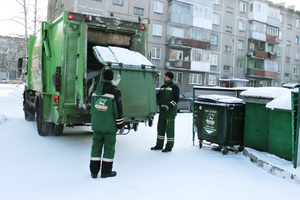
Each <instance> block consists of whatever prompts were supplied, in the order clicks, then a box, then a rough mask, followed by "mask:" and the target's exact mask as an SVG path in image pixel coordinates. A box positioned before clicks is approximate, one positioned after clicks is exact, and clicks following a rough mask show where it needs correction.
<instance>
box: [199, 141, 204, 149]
mask: <svg viewBox="0 0 300 200" xmlns="http://www.w3.org/2000/svg"><path fill="white" fill-rule="evenodd" d="M202 146H203V144H202V141H201V140H199V149H202Z"/></svg>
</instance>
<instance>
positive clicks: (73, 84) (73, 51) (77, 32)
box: [63, 23, 86, 107]
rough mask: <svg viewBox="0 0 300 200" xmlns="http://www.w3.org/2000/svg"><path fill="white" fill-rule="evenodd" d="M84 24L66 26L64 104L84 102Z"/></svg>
mask: <svg viewBox="0 0 300 200" xmlns="http://www.w3.org/2000/svg"><path fill="white" fill-rule="evenodd" d="M81 26H83V25H82V24H81V25H80V24H77V25H76V26H75V25H72V24H71V23H70V24H69V26H68V27H67V28H66V34H65V38H66V39H65V41H66V43H65V52H66V57H65V67H64V74H65V79H64V88H63V89H64V101H63V103H64V106H67V107H69V106H71V107H72V106H76V105H78V102H77V100H79V101H81V102H82V99H83V98H82V94H83V74H84V69H85V66H84V65H85V61H84V59H85V56H84V52H85V49H86V48H85V47H84V45H85V42H84V41H85V39H84V31H82V28H81Z"/></svg>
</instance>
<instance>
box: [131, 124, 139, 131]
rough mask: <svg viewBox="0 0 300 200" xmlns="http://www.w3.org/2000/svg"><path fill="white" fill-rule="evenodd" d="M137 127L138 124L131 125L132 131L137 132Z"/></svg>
mask: <svg viewBox="0 0 300 200" xmlns="http://www.w3.org/2000/svg"><path fill="white" fill-rule="evenodd" d="M138 126H139V123H133V124H132V128H133V130H134V131H137V129H138Z"/></svg>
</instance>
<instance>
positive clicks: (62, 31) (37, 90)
mask: <svg viewBox="0 0 300 200" xmlns="http://www.w3.org/2000/svg"><path fill="white" fill-rule="evenodd" d="M149 22H150V21H149V20H148V19H140V18H139V19H137V22H132V21H124V20H120V19H116V18H105V17H101V16H92V15H87V14H80V13H72V12H67V11H64V12H63V13H62V14H61V16H59V17H58V18H56V19H55V20H53V21H51V22H42V25H41V31H40V33H38V34H37V35H36V36H34V35H31V36H30V38H29V50H28V58H27V60H26V62H25V60H24V59H23V58H20V59H19V63H18V67H22V68H25V70H23V71H24V74H25V75H26V84H25V88H24V93H23V110H24V114H25V119H26V120H27V121H33V120H36V121H37V131H38V133H39V135H41V136H48V135H60V134H62V133H63V130H64V127H65V126H69V127H74V126H90V125H91V124H90V123H91V93H92V91H93V88H95V86H96V84H97V82H99V81H100V79H101V73H102V71H104V69H105V68H107V67H109V68H112V69H113V70H114V71H115V72H116V73H115V74H116V76H118V77H115V78H116V80H118V81H115V82H116V84H119V85H117V86H118V87H119V88H120V90H121V92H122V97H123V99H122V100H123V104H124V106H123V107H124V119H125V123H126V124H127V126H125V127H126V128H127V129H129V130H130V129H131V128H133V129H134V130H136V129H137V125H138V123H139V122H145V123H146V122H147V123H148V124H149V125H150V126H151V125H152V120H153V116H154V115H155V114H156V96H155V81H156V76H157V74H158V71H157V70H156V69H155V66H153V65H152V64H151V62H149V61H148V62H147V61H146V60H147V58H146V57H147V28H148V26H147V25H148V23H149ZM96 46H98V48H97V49H98V51H95V48H94V47H96ZM100 47H103V48H100ZM108 47H110V48H108ZM114 48H117V49H123V51H115V52H111V54H112V56H115V59H111V57H112V56H110V57H109V59H107V60H101V59H100V58H106V57H107V56H105V55H108V54H107V53H106V52H107V51H110V49H114ZM99 49H100V50H99ZM124 49H125V50H127V51H124ZM118 52H122V53H124V54H125V55H123V57H126V54H127V53H131V54H128V55H127V57H130V56H131V58H132V60H133V61H134V62H133V63H130V60H129V59H127V60H126V63H124V62H125V61H124V59H121V58H119V57H120V56H117V55H114V53H118ZM101 55H102V57H101ZM132 55H138V56H136V57H132ZM141 58H142V59H141ZM128 60H129V61H128ZM100 61H101V62H100ZM139 61H141V62H139ZM25 63H26V67H24V65H25ZM120 77H121V78H120ZM138 93H139V94H138ZM133 99H134V100H133ZM137 99H139V101H138V100H137ZM131 102H133V103H134V105H132V104H131ZM99 123H101V122H99Z"/></svg>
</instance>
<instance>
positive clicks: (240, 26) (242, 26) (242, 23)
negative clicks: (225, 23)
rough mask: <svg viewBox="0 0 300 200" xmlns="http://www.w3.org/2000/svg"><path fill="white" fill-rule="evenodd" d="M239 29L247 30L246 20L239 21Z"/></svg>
mask: <svg viewBox="0 0 300 200" xmlns="http://www.w3.org/2000/svg"><path fill="white" fill-rule="evenodd" d="M239 30H240V31H245V30H246V23H245V22H244V21H239Z"/></svg>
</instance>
